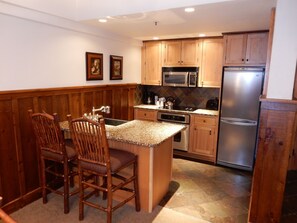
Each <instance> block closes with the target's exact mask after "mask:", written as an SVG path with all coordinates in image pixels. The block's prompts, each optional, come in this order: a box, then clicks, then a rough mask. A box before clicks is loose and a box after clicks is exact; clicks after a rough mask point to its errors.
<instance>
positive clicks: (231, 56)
mask: <svg viewBox="0 0 297 223" xmlns="http://www.w3.org/2000/svg"><path fill="white" fill-rule="evenodd" d="M224 41H225V64H226V65H230V64H235V65H236V64H237V65H240V64H244V63H245V53H246V35H245V34H236V35H226V36H224Z"/></svg>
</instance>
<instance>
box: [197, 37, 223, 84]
mask: <svg viewBox="0 0 297 223" xmlns="http://www.w3.org/2000/svg"><path fill="white" fill-rule="evenodd" d="M222 67H223V40H222V39H205V40H203V45H202V63H201V68H200V75H199V83H198V86H199V87H221V79H222Z"/></svg>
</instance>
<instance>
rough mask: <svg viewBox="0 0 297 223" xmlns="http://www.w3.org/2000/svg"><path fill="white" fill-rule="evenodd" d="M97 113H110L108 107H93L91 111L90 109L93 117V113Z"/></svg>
mask: <svg viewBox="0 0 297 223" xmlns="http://www.w3.org/2000/svg"><path fill="white" fill-rule="evenodd" d="M97 111H100V112H104V113H106V114H109V113H110V106H101V107H100V108H95V107H93V109H92V113H93V116H95V112H97Z"/></svg>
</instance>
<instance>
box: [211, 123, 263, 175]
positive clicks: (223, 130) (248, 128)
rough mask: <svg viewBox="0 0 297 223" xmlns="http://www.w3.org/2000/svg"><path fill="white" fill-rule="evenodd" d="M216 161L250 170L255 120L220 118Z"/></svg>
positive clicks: (255, 130)
mask: <svg viewBox="0 0 297 223" xmlns="http://www.w3.org/2000/svg"><path fill="white" fill-rule="evenodd" d="M219 132H220V137H219V144H218V148H219V149H218V158H217V163H218V164H222V165H225V166H230V167H234V168H238V169H245V170H252V169H253V164H254V151H255V146H256V136H257V122H256V121H252V120H240V119H234V118H233V119H232V118H229V119H228V118H226V119H224V118H221V120H220V131H219Z"/></svg>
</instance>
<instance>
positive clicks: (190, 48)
mask: <svg viewBox="0 0 297 223" xmlns="http://www.w3.org/2000/svg"><path fill="white" fill-rule="evenodd" d="M198 48H199V43H198V41H197V40H176V41H163V65H164V66H197V65H198V62H199V58H198V56H199V54H198Z"/></svg>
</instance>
